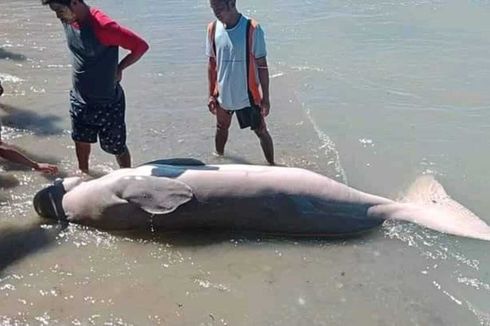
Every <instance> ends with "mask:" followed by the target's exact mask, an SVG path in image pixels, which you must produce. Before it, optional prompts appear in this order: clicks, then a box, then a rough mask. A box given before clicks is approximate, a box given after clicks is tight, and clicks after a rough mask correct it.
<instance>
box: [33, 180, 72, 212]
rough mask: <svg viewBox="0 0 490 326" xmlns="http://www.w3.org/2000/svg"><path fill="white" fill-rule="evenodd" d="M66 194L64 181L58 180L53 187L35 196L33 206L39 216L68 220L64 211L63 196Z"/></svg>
mask: <svg viewBox="0 0 490 326" xmlns="http://www.w3.org/2000/svg"><path fill="white" fill-rule="evenodd" d="M65 194H66V191H65V188H64V187H63V179H57V180H56V181H55V182H54V183H53V185H51V186H48V187H46V188H44V189H42V190H40V191H39V192H38V193H37V194H36V196H34V200H33V204H34V209H35V210H36V212H37V214H38V215H39V216H42V217H45V218H50V219H56V220H64V219H66V215H65V211H64V210H63V205H62V201H63V196H64V195H65Z"/></svg>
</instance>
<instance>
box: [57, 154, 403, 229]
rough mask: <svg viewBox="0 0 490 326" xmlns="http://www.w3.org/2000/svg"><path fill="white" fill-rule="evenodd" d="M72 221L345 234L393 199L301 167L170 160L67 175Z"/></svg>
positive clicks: (370, 223) (65, 203) (371, 220)
mask: <svg viewBox="0 0 490 326" xmlns="http://www.w3.org/2000/svg"><path fill="white" fill-rule="evenodd" d="M63 185H64V187H65V189H66V191H67V193H66V194H65V195H64V197H63V200H62V207H63V209H64V212H65V215H66V218H67V220H68V221H70V222H74V223H78V224H84V225H90V226H94V227H97V228H102V229H112V230H122V229H139V228H150V227H152V228H155V229H161V230H186V229H202V228H204V229H216V230H229V231H252V232H261V233H275V234H289V235H300V236H301V235H305V236H308V235H310V236H316V235H317V236H342V235H349V234H356V233H359V232H363V231H366V230H369V229H372V228H374V227H377V226H379V225H380V224H381V223H383V221H384V218H382V217H377V216H373V215H372V214H369V213H368V210H369V209H370V208H372V207H375V206H377V205H383V204H391V203H394V202H393V201H392V200H390V199H386V198H383V197H379V196H374V195H370V194H367V193H363V192H361V191H358V190H355V189H353V188H350V187H348V186H346V185H344V184H341V183H338V182H336V181H334V180H331V179H329V178H327V177H325V176H322V175H320V174H317V173H314V172H311V171H307V170H304V169H300V168H288V167H270V166H252V165H233V164H230V165H171V164H161V163H159V162H155V163H151V164H146V165H143V166H140V167H137V168H132V169H121V170H117V171H114V172H112V173H110V174H108V175H106V176H104V177H101V178H99V179H96V180H92V181H88V182H81V180H79V179H73V178H68V179H65V181H64V182H63Z"/></svg>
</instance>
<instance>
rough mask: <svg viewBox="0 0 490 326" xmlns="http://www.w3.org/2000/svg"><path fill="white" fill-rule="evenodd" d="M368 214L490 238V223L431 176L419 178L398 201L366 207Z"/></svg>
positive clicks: (451, 232) (478, 237)
mask: <svg viewBox="0 0 490 326" xmlns="http://www.w3.org/2000/svg"><path fill="white" fill-rule="evenodd" d="M368 214H369V215H371V216H373V217H374V216H376V217H381V218H384V219H395V220H403V221H409V222H413V223H417V224H419V225H422V226H425V227H427V228H429V229H433V230H436V231H439V232H444V233H448V234H454V235H459V236H464V237H468V238H475V239H481V240H487V241H490V226H488V225H487V224H486V223H485V222H484V221H482V220H481V219H480V218H479V217H478V216H476V215H475V214H473V213H472V212H471V211H470V210H468V209H467V208H466V207H464V206H463V205H461V204H459V203H458V202H456V201H455V200H453V199H451V197H449V195H448V194H447V193H446V191H445V190H444V188H443V187H442V185H441V184H440V183H438V182H437V181H436V180H435V179H434V178H433V177H432V176H423V177H420V178H418V179H417V180H416V181H415V182H414V183H413V184H412V185H411V186H410V188H409V190H408V191H407V193H406V195H405V197H404V198H403V199H402V200H401V201H400V202H398V203H392V204H382V205H377V206H374V207H371V208H370V209H369V210H368Z"/></svg>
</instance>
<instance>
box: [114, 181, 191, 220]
mask: <svg viewBox="0 0 490 326" xmlns="http://www.w3.org/2000/svg"><path fill="white" fill-rule="evenodd" d="M115 184H116V188H115V189H114V192H115V194H116V195H117V196H118V197H120V198H121V199H124V200H126V201H128V202H130V203H133V204H136V205H138V206H139V207H140V208H141V209H143V210H144V211H146V212H148V213H150V214H168V213H171V212H173V211H174V210H176V209H177V208H178V207H179V206H181V205H183V204H185V203H187V202H188V201H190V200H191V199H192V198H193V193H192V189H191V188H190V187H189V186H188V185H186V184H185V183H183V182H181V181H178V180H174V179H169V178H163V177H151V176H126V177H122V178H121V179H120V180H118V182H116V183H115Z"/></svg>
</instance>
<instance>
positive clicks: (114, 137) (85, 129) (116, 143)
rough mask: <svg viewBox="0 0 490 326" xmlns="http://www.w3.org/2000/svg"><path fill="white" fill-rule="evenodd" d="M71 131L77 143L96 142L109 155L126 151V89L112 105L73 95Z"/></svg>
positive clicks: (71, 99)
mask: <svg viewBox="0 0 490 326" xmlns="http://www.w3.org/2000/svg"><path fill="white" fill-rule="evenodd" d="M70 104H71V108H70V117H71V126H72V134H71V138H72V139H73V140H74V141H76V142H83V143H96V142H97V137H98V138H99V142H100V147H101V148H102V150H104V151H105V152H107V153H109V154H114V155H120V154H123V153H125V152H126V151H127V147H126V123H125V121H124V117H125V110H126V101H125V98H124V92H122V89H121V94H120V96H119V98H118V99H117V100H116V101H115V102H114V103H111V104H84V103H80V102H79V101H78V100H77V99H76V98H74V97H73V96H72V95H70Z"/></svg>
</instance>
